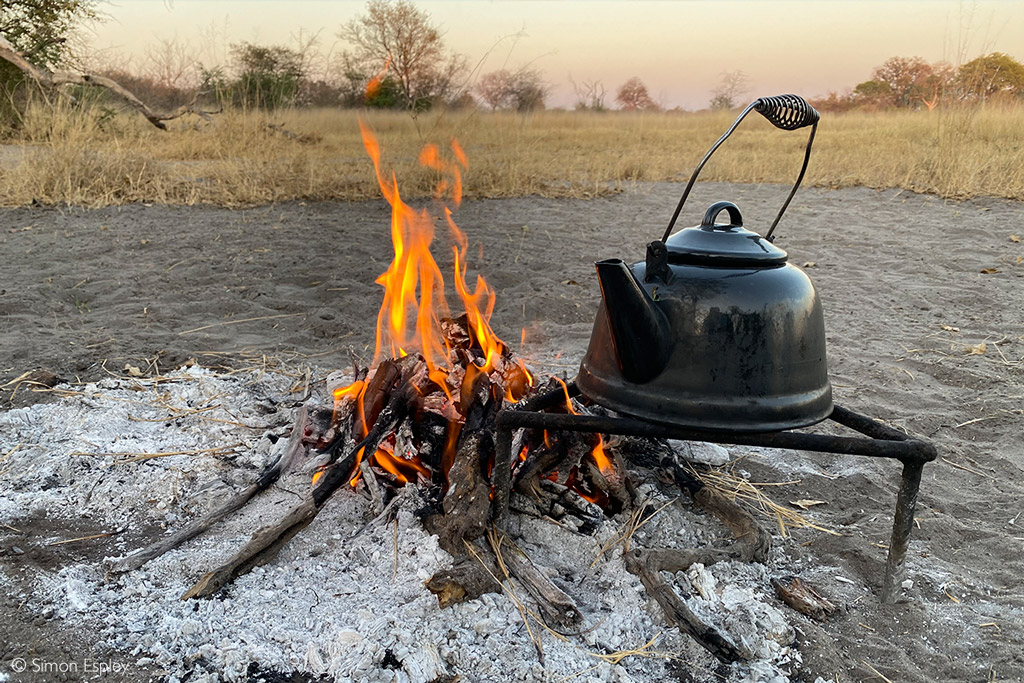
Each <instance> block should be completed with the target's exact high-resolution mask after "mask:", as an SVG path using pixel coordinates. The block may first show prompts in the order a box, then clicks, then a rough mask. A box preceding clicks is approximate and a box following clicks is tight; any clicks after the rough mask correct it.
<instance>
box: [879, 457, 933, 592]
mask: <svg viewBox="0 0 1024 683" xmlns="http://www.w3.org/2000/svg"><path fill="white" fill-rule="evenodd" d="M923 470H924V463H923V462H919V461H907V462H904V463H903V478H902V479H901V480H900V492H899V495H898V496H897V497H896V513H895V514H894V515H893V520H892V539H891V540H890V541H889V558H888V559H887V560H886V563H885V582H884V583H883V584H882V602H883V603H887V604H892V603H894V602H896V594H897V592H898V591H899V589H900V586H901V585H902V583H903V579H904V577H905V576H906V566H905V561H906V559H907V547H908V546H909V545H910V531H911V529H913V527H914V508H915V507H916V506H917V493H918V491H919V490H920V488H921V473H922V471H923Z"/></svg>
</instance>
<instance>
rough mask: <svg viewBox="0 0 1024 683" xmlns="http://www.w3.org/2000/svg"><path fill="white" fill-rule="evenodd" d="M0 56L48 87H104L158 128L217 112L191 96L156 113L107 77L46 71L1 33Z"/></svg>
mask: <svg viewBox="0 0 1024 683" xmlns="http://www.w3.org/2000/svg"><path fill="white" fill-rule="evenodd" d="M0 59H3V60H4V61H6V62H8V63H10V64H13V65H14V66H16V67H17V68H18V69H20V70H21V71H22V72H23V73H24V74H25V75H26V76H28V77H29V78H31V79H32V80H34V81H35V82H36V83H38V84H39V85H41V86H46V87H48V88H55V87H57V86H60V85H92V86H97V87H100V88H104V89H106V90H107V91H109V92H111V93H113V94H114V95H116V96H117V97H118V98H120V99H121V100H122V101H124V102H125V103H126V104H127V105H128V106H130V107H131V108H133V109H135V110H136V111H137V112H139V113H140V114H142V115H143V116H145V117H146V120H147V121H149V122H150V123H152V124H153V125H154V126H156V127H157V128H159V129H160V130H167V126H166V125H165V124H164V121H170V120H172V119H176V118H179V117H181V116H184V115H185V114H196V115H197V116H201V117H203V118H204V119H206V120H211V119H210V115H211V114H215V113H217V112H209V111H204V110H202V109H198V108H196V101H197V100H196V99H193V100H192V102H190V103H189V104H184V105H182V106H180V107H178V108H177V109H175V110H174V111H172V112H170V113H167V114H158V113H156V112H154V111H153V110H152V109H150V108H149V107H147V106H146V104H145V103H144V102H143V101H142V100H140V99H139V98H138V97H136V96H135V95H134V94H133V93H132V92H131V91H129V90H128V89H127V88H125V87H124V86H122V85H121V84H120V83H118V82H117V81H115V80H113V79H110V78H107V77H106V76H98V75H96V74H89V73H77V72H73V71H65V70H58V71H49V70H48V69H41V68H39V67H38V66H36V65H35V64H32V63H31V62H30V61H28V60H27V59H25V58H24V57H23V56H22V55H21V54H20V53H19V52H18V51H17V50H16V49H14V46H13V45H11V43H10V42H9V41H8V40H7V39H6V38H4V37H3V36H0Z"/></svg>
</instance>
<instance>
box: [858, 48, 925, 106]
mask: <svg viewBox="0 0 1024 683" xmlns="http://www.w3.org/2000/svg"><path fill="white" fill-rule="evenodd" d="M933 73H934V70H933V69H932V66H931V65H930V64H929V63H928V62H926V61H924V60H923V59H921V58H920V57H891V58H890V59H887V60H885V62H883V63H882V65H881V66H878V67H876V68H875V70H874V72H872V74H871V78H872V80H874V81H878V82H879V83H883V84H885V85H886V86H888V88H889V92H888V98H889V103H890V104H891V105H892V106H894V107H899V108H902V109H911V108H915V107H918V106H920V105H921V101H922V97H923V96H924V92H925V89H926V83H927V81H928V80H929V79H930V78H932V76H933Z"/></svg>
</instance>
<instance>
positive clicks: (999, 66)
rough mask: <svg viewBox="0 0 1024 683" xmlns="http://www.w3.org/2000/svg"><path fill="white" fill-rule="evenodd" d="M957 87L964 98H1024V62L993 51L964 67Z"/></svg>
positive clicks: (957, 80)
mask: <svg viewBox="0 0 1024 683" xmlns="http://www.w3.org/2000/svg"><path fill="white" fill-rule="evenodd" d="M956 86H957V89H958V91H959V92H960V93H961V94H962V96H963V97H965V98H969V99H976V100H987V99H989V98H992V97H1024V64H1021V63H1020V62H1018V61H1017V60H1016V59H1014V58H1013V57H1011V56H1010V55H1007V54H1004V53H1002V52H993V53H991V54H988V55H985V56H984V57H978V58H977V59H973V60H971V61H969V62H967V63H966V64H964V65H963V66H961V67H960V72H959V73H958V74H957V77H956Z"/></svg>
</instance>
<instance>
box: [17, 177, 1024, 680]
mask: <svg viewBox="0 0 1024 683" xmlns="http://www.w3.org/2000/svg"><path fill="white" fill-rule="evenodd" d="M785 190H786V188H782V187H779V186H769V185H765V186H754V185H730V184H712V183H708V184H702V185H700V186H698V188H697V190H696V191H695V192H694V195H693V197H692V199H691V200H690V202H691V203H690V204H689V205H688V208H687V211H686V213H685V214H684V216H683V219H682V221H681V224H694V223H696V222H698V220H697V219H698V218H699V217H700V216H701V215H702V214H703V210H704V209H705V208H706V206H707V205H709V204H710V203H711V202H713V201H716V200H719V199H729V200H732V201H735V202H736V203H737V204H738V205H739V206H740V209H741V210H742V211H743V213H744V217H745V219H746V220H745V224H746V225H747V226H748V227H751V228H752V229H755V230H758V231H759V232H762V233H763V232H764V230H765V228H766V226H767V225H768V224H769V222H770V220H771V218H772V217H773V216H774V213H775V211H776V210H777V207H778V205H779V203H780V202H781V200H782V199H783V197H784V196H785ZM679 191H680V188H679V187H678V186H676V185H672V184H651V185H642V186H640V187H638V188H636V190H635V191H632V192H629V193H626V194H622V195H618V196H613V197H608V198H601V199H594V200H549V199H539V198H524V199H511V200H475V201H468V202H466V203H465V204H464V205H463V207H462V208H461V209H460V210H459V212H458V213H457V214H456V220H457V222H458V223H459V225H460V226H461V227H462V228H463V229H464V230H465V231H466V232H467V234H468V236H469V239H470V243H471V252H470V253H471V254H473V256H475V257H476V258H474V260H473V262H472V263H471V268H472V269H474V270H479V272H481V273H483V274H484V275H485V276H486V278H487V279H488V281H489V282H490V283H491V284H492V286H493V287H494V288H495V289H496V291H497V306H496V309H495V313H494V320H493V323H494V326H495V328H496V330H497V331H498V333H499V335H502V336H503V337H504V338H505V339H506V340H507V341H509V342H510V343H512V344H513V345H514V346H517V347H521V353H522V354H523V355H524V356H525V357H526V358H528V359H532V361H533V364H534V367H535V368H536V369H537V370H540V371H546V372H559V373H561V372H565V373H567V374H568V375H569V376H572V375H574V373H575V368H576V364H577V363H578V361H579V358H580V357H581V355H582V353H583V351H584V349H585V348H586V343H587V340H588V338H589V333H590V326H591V324H592V322H593V316H594V313H595V311H596V306H597V302H598V297H599V290H598V287H597V282H596V279H595V277H594V272H593V266H592V264H593V262H594V261H595V260H598V259H601V258H608V257H616V256H617V257H621V258H624V259H626V260H627V261H630V262H632V261H638V260H640V259H641V258H642V257H643V253H644V247H645V244H646V243H647V242H648V241H650V240H652V239H655V238H657V237H660V235H661V232H662V230H663V229H664V225H665V223H666V222H667V219H668V217H669V215H670V214H671V211H672V209H673V207H674V204H675V201H676V200H677V197H678V192H679ZM388 228H389V208H388V207H387V205H386V204H385V203H384V202H383V201H377V202H367V203H318V204H304V203H289V204H283V205H275V206H266V207H260V208H255V209H249V210H228V209H222V208H213V207H168V206H142V205H133V206H125V207H113V208H107V209H101V210H83V209H78V208H22V209H3V210H0V256H2V259H0V385H4V387H3V389H2V392H3V393H2V397H0V398H2V402H3V407H4V408H8V407H11V406H21V405H27V404H30V403H34V402H38V401H41V400H49V396H48V395H47V394H46V393H45V392H37V391H33V388H36V389H38V388H40V387H39V386H38V385H35V384H29V383H25V382H17V381H14V382H12V380H17V379H18V378H19V377H22V375H23V373H26V372H30V371H44V372H38V373H36V374H33V375H31V378H32V379H34V380H36V381H39V382H42V383H52V379H48V375H56V376H57V377H58V378H60V379H63V380H67V381H78V380H95V379H98V378H100V377H102V376H103V375H104V374H106V373H107V372H114V373H117V374H124V373H125V367H126V365H128V366H135V367H137V368H139V369H140V370H141V371H142V372H145V373H152V372H156V371H158V370H159V369H169V368H172V367H175V366H177V365H180V364H181V363H184V362H186V361H188V360H189V359H191V358H195V359H196V360H197V361H198V362H200V363H202V364H204V365H220V364H222V365H227V366H232V365H237V364H247V365H251V364H253V363H255V362H258V361H259V359H260V358H262V356H264V355H266V356H267V357H268V358H270V359H271V361H272V362H286V363H294V364H310V365H313V366H315V367H316V368H318V369H320V370H322V371H327V370H331V369H335V368H339V367H347V366H348V365H349V364H350V362H351V361H350V353H352V352H354V353H355V354H356V355H357V356H359V357H361V358H363V359H364V360H366V359H367V357H368V356H370V355H372V352H373V349H372V337H373V328H374V320H375V316H376V312H377V308H378V306H379V304H380V287H379V286H378V285H376V284H375V283H374V279H375V278H376V277H377V276H378V275H379V274H380V273H381V272H383V271H384V270H385V268H386V267H387V264H388V262H389V261H390V259H391V246H390V242H389V238H388ZM1022 239H1024V204H1021V203H1015V202H1010V201H1002V200H973V201H970V202H965V203H955V202H946V201H943V200H941V199H937V198H935V197H931V196H921V195H913V194H910V193H907V192H900V191H895V190H887V191H882V192H876V191H874V190H869V189H846V190H836V191H832V190H825V189H804V190H802V191H801V192H800V193H799V194H798V196H797V198H796V200H795V201H794V204H793V205H792V207H791V208H790V210H789V212H788V214H787V217H786V218H785V219H784V220H783V222H782V223H781V224H780V226H779V228H778V230H777V240H776V244H778V245H779V246H781V247H783V248H784V249H787V250H788V251H789V254H790V260H791V261H792V262H793V263H796V264H797V265H801V266H805V268H806V270H807V272H808V274H809V275H810V276H811V278H812V279H813V281H814V282H815V284H816V286H817V288H818V291H819V294H820V296H821V299H822V303H823V306H824V309H825V317H826V326H827V330H828V343H829V348H828V352H829V367H830V374H831V378H832V382H833V387H834V393H835V398H836V402H837V403H839V404H841V405H844V406H846V407H849V408H851V409H853V410H856V411H859V412H863V413H866V414H869V415H872V416H875V417H877V418H880V419H882V420H884V421H886V422H887V423H889V424H891V425H894V426H896V427H897V428H900V429H904V430H906V431H908V432H909V433H912V434H915V435H918V436H921V437H925V438H928V439H931V440H932V441H933V442H934V443H935V444H936V445H937V447H938V448H939V451H940V459H939V460H938V461H937V462H936V463H934V464H930V465H928V466H927V467H926V468H925V473H924V481H923V485H922V491H921V498H920V502H919V507H918V521H919V528H915V530H914V535H913V538H912V542H911V548H910V555H909V562H908V571H909V576H910V578H911V579H912V580H913V585H912V586H911V587H910V588H908V589H906V590H905V591H904V599H903V600H901V601H900V602H899V603H898V604H896V605H892V606H882V605H879V604H878V601H877V590H878V589H879V588H880V587H881V580H882V567H883V564H884V559H885V550H884V548H883V547H880V546H884V544H885V543H887V542H888V533H889V527H890V525H891V517H890V514H891V509H892V504H893V501H894V497H895V491H896V486H897V484H898V466H897V465H895V464H894V463H889V462H868V463H866V464H864V465H863V466H862V467H861V468H860V469H858V471H857V473H855V474H853V475H850V476H841V475H837V474H836V472H837V471H839V470H841V469H842V468H841V467H839V465H841V464H842V463H843V462H846V461H844V460H840V458H839V457H837V456H827V455H819V456H813V460H814V462H816V463H820V470H819V471H818V472H811V473H808V472H803V473H801V475H800V476H799V478H798V479H799V482H798V483H795V484H790V485H788V486H786V487H780V488H779V489H778V496H779V497H780V498H785V499H786V500H796V499H801V498H811V499H817V500H822V501H825V504H824V505H820V506H818V507H816V508H815V509H814V511H813V515H814V519H815V521H817V522H818V523H820V524H822V525H824V526H828V527H831V528H834V529H837V530H839V531H840V532H841V534H842V535H841V536H829V535H826V534H822V533H820V532H814V531H797V532H795V533H794V535H793V537H792V538H791V539H788V540H780V543H782V544H783V545H784V546H785V547H786V549H787V552H789V553H791V554H794V555H801V554H802V555H805V556H806V557H808V559H809V561H811V562H821V563H827V564H829V565H834V566H837V567H840V568H841V569H842V570H843V572H844V574H845V575H846V576H847V577H855V578H858V579H860V580H864V581H866V582H867V584H868V585H869V586H873V587H874V588H875V589H876V592H875V593H874V594H871V595H867V596H864V597H862V598H860V599H856V600H850V601H845V604H844V605H843V608H842V609H841V610H840V613H839V614H837V615H836V616H834V617H833V618H831V619H830V620H829V621H827V622H825V623H821V624H815V623H811V622H809V621H807V620H803V621H801V622H800V631H801V632H802V635H801V650H802V652H803V657H804V662H805V669H806V672H805V675H807V676H808V677H809V680H814V676H816V675H820V676H822V677H824V678H826V679H827V680H833V679H835V680H840V681H844V680H856V681H861V680H892V681H921V682H926V681H994V680H1016V681H1020V680H1024V589H1022V587H1021V586H1022V583H1021V577H1022V576H1024V559H1022V558H1024V471H1022V470H1024V445H1022V443H1024V442H1022V439H1021V434H1022V433H1024V263H1021V261H1024V243H1022V242H1021V241H1020V240H1022ZM481 250H482V251H481ZM445 252H446V249H440V248H439V249H438V250H436V253H438V254H442V255H443V254H444V253H445ZM439 261H441V264H442V270H443V271H447V270H450V266H449V265H448V264H446V263H445V259H444V258H439ZM521 329H525V341H524V342H523V343H522V344H520V340H521V332H520V330H521ZM23 379H24V378H23ZM2 459H3V454H0V465H2ZM745 468H746V469H747V470H748V471H749V472H750V473H751V476H752V477H753V478H756V479H758V480H760V481H789V480H791V479H796V477H792V478H791V477H788V476H787V474H786V472H785V466H784V464H781V463H771V462H766V461H764V460H763V459H758V458H756V457H752V458H750V459H749V460H748V461H747V462H746V463H745ZM864 468H866V469H864ZM865 471H866V472H868V473H869V474H867V475H866V474H864V473H863V472H865ZM18 543H19V537H18V536H17V535H16V534H12V533H6V534H5V535H3V536H0V570H2V571H3V572H4V573H5V574H6V575H8V576H12V577H14V576H22V577H23V576H24V574H25V572H27V571H28V572H30V571H33V567H36V566H37V565H38V566H40V567H41V568H43V569H45V568H46V567H48V566H49V567H52V564H53V563H54V562H56V561H58V560H57V559H56V558H57V557H58V556H57V555H56V554H53V555H52V556H51V557H49V558H46V557H33V556H32V555H31V554H24V553H23V552H17V551H21V550H22V549H21V548H17V551H16V549H15V547H16V546H17V545H18ZM95 552H96V553H97V556H98V557H102V552H103V549H102V548H101V547H100V548H97V549H96V550H95ZM64 559H65V560H66V561H71V560H75V561H81V558H80V557H79V558H77V559H76V557H67V556H64ZM40 563H41V564H40ZM820 588H821V589H822V590H823V592H825V593H826V594H827V595H831V596H832V597H834V598H836V599H837V601H838V602H841V603H843V602H844V600H843V599H841V598H842V595H843V590H842V589H843V586H842V585H841V584H839V583H837V584H835V585H822V586H820ZM0 606H2V607H0V611H2V612H3V614H4V616H3V618H2V619H0V671H2V673H0V680H4V678H3V675H2V674H5V673H8V671H7V669H6V663H7V662H9V661H10V660H11V658H12V657H15V656H21V655H22V654H23V653H26V652H37V651H39V649H40V648H43V649H44V651H45V650H46V649H47V648H48V649H49V650H50V652H53V651H55V650H58V651H62V652H65V653H74V652H82V651H85V650H88V648H89V647H90V641H89V639H88V634H82V633H75V632H73V631H68V630H67V627H66V625H65V624H62V623H60V622H59V621H58V620H48V619H46V618H45V617H42V616H38V615H33V614H26V613H24V612H22V611H21V610H19V605H18V604H17V603H16V602H13V601H11V600H10V599H8V598H4V599H0ZM126 677H127V678H128V679H130V680H144V679H145V677H146V672H145V671H144V670H141V669H138V668H136V669H134V670H133V671H132V673H131V674H130V675H127V676H126ZM58 678H59V677H58ZM117 679H118V675H116V674H113V675H110V676H108V677H107V678H106V679H105V680H117ZM19 680H20V679H19Z"/></svg>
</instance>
